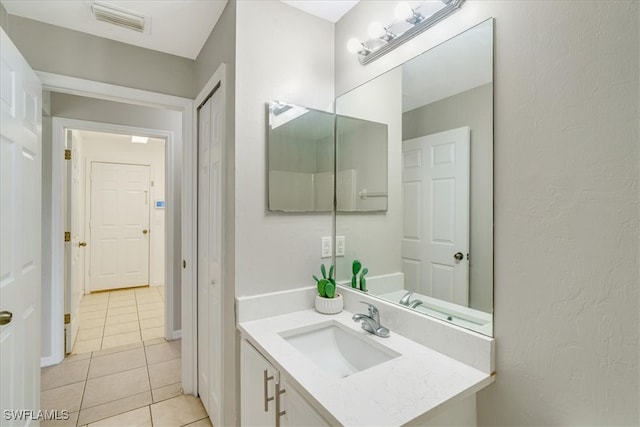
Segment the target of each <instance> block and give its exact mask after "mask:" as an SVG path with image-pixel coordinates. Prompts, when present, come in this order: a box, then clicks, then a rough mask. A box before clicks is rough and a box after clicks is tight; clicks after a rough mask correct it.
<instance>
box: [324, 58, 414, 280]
mask: <svg viewBox="0 0 640 427" xmlns="http://www.w3.org/2000/svg"><path fill="white" fill-rule="evenodd" d="M380 99H385V100H386V102H380ZM336 113H338V114H343V115H346V116H349V117H355V118H359V119H363V120H370V121H374V122H378V123H384V124H386V125H387V136H388V139H387V164H388V168H387V185H388V187H387V194H388V208H387V210H386V211H385V212H370V213H345V212H338V213H337V214H336V235H338V236H345V247H346V252H345V256H344V258H342V257H340V258H337V260H336V264H337V265H336V270H337V277H338V279H339V280H350V278H351V263H352V262H353V260H354V259H358V260H360V261H361V262H362V267H363V268H364V267H366V268H368V269H369V275H370V276H379V275H382V274H390V273H397V272H401V271H402V256H401V252H400V249H401V242H400V239H399V238H398V236H401V235H402V170H401V166H400V165H401V163H402V70H401V69H400V68H397V69H395V70H392V71H391V72H389V73H387V74H385V75H384V76H382V77H381V78H379V79H377V80H376V81H374V82H371V83H370V84H367V85H364V86H360V87H358V88H357V89H356V90H354V91H353V92H351V93H349V94H348V95H346V96H342V97H340V98H339V99H338V100H337V101H336ZM339 143H340V139H338V148H337V152H338V155H340V154H341V148H340V144H339ZM367 155H369V153H367V152H366V151H364V152H361V153H360V156H361V157H363V158H364V157H366V156H367ZM339 163H341V161H340V160H339ZM339 166H340V165H339ZM380 175H382V174H380ZM357 181H358V177H357V176H356V182H357ZM361 189H362V187H361V186H357V187H356V192H358V191H360V190H361ZM367 189H368V190H369V191H372V192H373V191H375V192H378V191H381V190H380V188H367ZM372 242H375V244H371V243H372Z"/></svg>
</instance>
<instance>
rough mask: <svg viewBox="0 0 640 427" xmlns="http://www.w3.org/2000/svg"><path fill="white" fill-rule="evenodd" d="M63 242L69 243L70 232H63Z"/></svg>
mask: <svg viewBox="0 0 640 427" xmlns="http://www.w3.org/2000/svg"><path fill="white" fill-rule="evenodd" d="M64 241H65V242H70V241H71V232H70V231H65V232H64Z"/></svg>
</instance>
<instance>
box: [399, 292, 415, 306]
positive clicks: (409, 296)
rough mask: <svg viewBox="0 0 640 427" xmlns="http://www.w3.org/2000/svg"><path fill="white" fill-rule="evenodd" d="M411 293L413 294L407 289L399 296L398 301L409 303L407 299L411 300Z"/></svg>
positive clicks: (404, 303) (403, 303)
mask: <svg viewBox="0 0 640 427" xmlns="http://www.w3.org/2000/svg"><path fill="white" fill-rule="evenodd" d="M411 295H413V291H409V292H407V293H406V294H404V296H403V297H402V298H400V301H399V303H400V304H402V305H409V301H410V300H411Z"/></svg>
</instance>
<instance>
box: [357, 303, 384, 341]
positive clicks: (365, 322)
mask: <svg viewBox="0 0 640 427" xmlns="http://www.w3.org/2000/svg"><path fill="white" fill-rule="evenodd" d="M360 302H361V303H363V304H366V305H367V306H369V307H368V308H369V315H366V314H362V313H356V314H354V315H353V321H354V322H359V321H362V329H364V330H365V331H367V332H369V333H371V334H374V335H377V336H379V337H382V338H388V337H389V329H387V328H385V327H384V326H382V325H381V324H380V312H379V311H378V308H377V307H376V306H375V305H373V304H369V303H368V302H364V301H360Z"/></svg>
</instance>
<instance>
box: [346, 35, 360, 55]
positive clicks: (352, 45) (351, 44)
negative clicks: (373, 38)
mask: <svg viewBox="0 0 640 427" xmlns="http://www.w3.org/2000/svg"><path fill="white" fill-rule="evenodd" d="M347 50H348V51H349V52H351V53H358V52H360V51H361V50H362V43H360V40H358V39H357V38H355V37H353V38H350V39H349V41H348V42H347Z"/></svg>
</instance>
